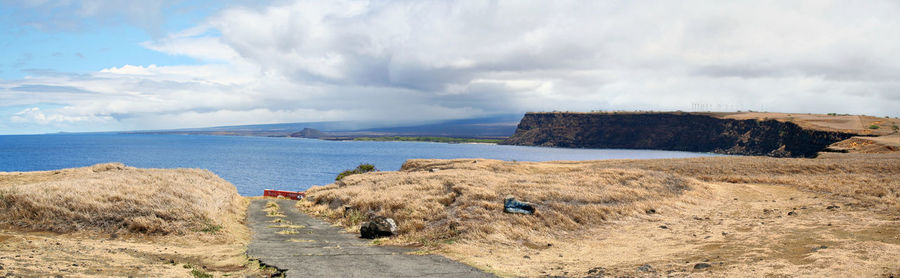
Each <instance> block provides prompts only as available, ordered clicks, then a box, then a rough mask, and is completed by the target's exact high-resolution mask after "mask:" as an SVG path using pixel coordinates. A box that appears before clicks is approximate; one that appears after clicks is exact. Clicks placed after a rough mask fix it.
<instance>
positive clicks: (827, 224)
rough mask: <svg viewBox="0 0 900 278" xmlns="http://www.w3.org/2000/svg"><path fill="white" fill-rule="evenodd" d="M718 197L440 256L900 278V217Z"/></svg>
mask: <svg viewBox="0 0 900 278" xmlns="http://www.w3.org/2000/svg"><path fill="white" fill-rule="evenodd" d="M711 188H712V191H713V197H712V198H710V199H709V200H704V201H702V202H699V203H698V204H696V205H695V206H690V207H686V208H684V209H683V210H671V211H659V212H658V213H656V214H653V215H647V216H640V217H634V218H630V219H623V220H617V221H612V222H610V223H606V224H604V225H602V226H600V227H598V228H594V229H590V230H586V231H581V232H578V233H574V234H571V235H568V236H562V237H558V238H552V237H547V236H543V235H535V236H534V238H535V240H533V241H529V240H525V241H522V242H521V245H507V246H496V245H492V244H479V243H474V242H473V243H469V242H459V243H456V244H450V245H447V246H445V248H444V249H442V250H438V251H437V252H438V253H442V254H445V255H447V256H449V257H451V258H454V259H457V260H460V261H463V262H466V263H469V264H472V265H475V266H477V267H480V268H483V269H487V270H491V271H494V272H495V273H497V274H499V275H501V276H530V277H537V276H567V277H585V276H592V275H597V274H600V273H603V274H605V275H608V276H612V277H621V276H638V277H671V276H675V277H685V276H691V277H741V276H743V277H746V276H753V277H823V276H832V277H837V276H840V277H890V276H891V275H894V276H897V275H900V261H898V260H897V258H900V214H898V213H897V211H871V210H870V209H868V208H866V207H860V206H857V205H855V204H854V201H853V200H847V199H841V198H833V197H827V196H825V195H823V194H815V193H810V192H804V191H800V190H797V189H795V188H791V187H787V186H777V185H763V184H727V183H713V184H711ZM829 207H831V208H829ZM789 214H790V215H789ZM823 247H824V248H823ZM701 264H708V265H709V266H708V267H706V268H703V265H701ZM646 266H649V267H646Z"/></svg>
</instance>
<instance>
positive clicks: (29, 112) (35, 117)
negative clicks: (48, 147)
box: [9, 107, 112, 125]
mask: <svg viewBox="0 0 900 278" xmlns="http://www.w3.org/2000/svg"><path fill="white" fill-rule="evenodd" d="M9 120H10V122H12V123H24V124H39V125H48V124H54V125H59V124H71V123H78V122H104V121H111V120H112V119H111V118H109V117H97V116H94V115H86V116H67V115H61V114H50V115H47V114H44V112H43V111H41V109H40V108H38V107H32V108H26V109H25V110H22V111H21V112H18V113H15V114H14V115H13V116H12V117H10V119H9Z"/></svg>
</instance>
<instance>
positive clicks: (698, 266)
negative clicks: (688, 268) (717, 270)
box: [694, 263, 711, 269]
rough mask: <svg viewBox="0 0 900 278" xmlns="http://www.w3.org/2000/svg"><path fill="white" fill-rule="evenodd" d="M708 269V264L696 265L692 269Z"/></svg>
mask: <svg viewBox="0 0 900 278" xmlns="http://www.w3.org/2000/svg"><path fill="white" fill-rule="evenodd" d="M708 267H711V265H709V264H708V263H698V264H695V265H694V269H704V268H708Z"/></svg>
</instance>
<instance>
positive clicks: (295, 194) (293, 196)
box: [263, 189, 306, 200]
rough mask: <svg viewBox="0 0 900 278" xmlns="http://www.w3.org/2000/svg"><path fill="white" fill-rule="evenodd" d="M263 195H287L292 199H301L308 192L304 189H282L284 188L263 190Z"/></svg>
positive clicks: (286, 196)
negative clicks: (303, 190)
mask: <svg viewBox="0 0 900 278" xmlns="http://www.w3.org/2000/svg"><path fill="white" fill-rule="evenodd" d="M263 196H266V197H285V198H288V199H291V200H300V199H303V197H306V192H302V191H282V190H272V189H266V190H263Z"/></svg>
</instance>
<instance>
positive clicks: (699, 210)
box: [300, 154, 900, 277]
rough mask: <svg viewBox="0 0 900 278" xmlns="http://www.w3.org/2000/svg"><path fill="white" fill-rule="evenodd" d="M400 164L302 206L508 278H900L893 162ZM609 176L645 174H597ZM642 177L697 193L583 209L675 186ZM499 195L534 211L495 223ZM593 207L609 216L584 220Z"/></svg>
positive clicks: (321, 192)
mask: <svg viewBox="0 0 900 278" xmlns="http://www.w3.org/2000/svg"><path fill="white" fill-rule="evenodd" d="M407 164H409V165H413V166H411V167H406V166H404V167H405V169H404V170H401V171H398V172H381V173H371V174H363V175H360V176H359V177H354V176H351V177H348V178H347V179H349V181H347V182H345V183H344V184H336V185H329V186H325V187H319V188H314V189H311V190H310V191H307V196H308V202H305V203H303V204H302V205H301V206H300V208H301V209H303V210H306V211H308V212H310V213H313V214H318V215H319V216H321V217H325V218H330V219H331V220H332V221H334V222H335V223H340V224H342V225H344V226H345V227H349V228H351V229H352V224H353V223H355V222H354V221H353V220H354V219H356V218H357V217H356V216H355V215H354V214H353V213H349V214H348V213H346V211H348V210H349V211H353V209H354V208H363V210H367V209H370V210H372V211H374V212H375V213H376V214H384V215H389V216H394V217H395V219H397V220H398V221H399V222H398V223H399V225H400V226H401V228H402V229H401V231H402V232H405V233H406V234H404V235H400V236H398V237H396V238H392V239H390V240H380V241H379V243H383V244H396V245H410V244H411V245H416V244H418V246H422V244H423V243H424V247H425V248H426V250H428V253H433V254H441V255H445V256H448V257H450V258H452V259H454V260H458V261H461V262H464V263H466V264H469V265H472V266H475V267H477V268H479V269H482V270H485V271H488V272H491V273H494V274H497V275H499V276H507V277H522V276H524V277H547V276H563V277H601V276H605V277H896V276H898V275H900V260H898V259H897V258H900V202H898V201H900V183H898V181H897V180H896V177H897V174H898V173H900V156H896V155H864V154H826V155H823V156H822V158H818V159H788V158H785V159H776V158H764V157H714V158H694V159H660V160H612V161H593V162H591V161H585V162H569V161H561V162H501V161H491V160H477V161H476V160H468V161H466V160H417V161H408V162H407ZM610 170H614V171H620V170H621V171H634V173H644V174H641V175H639V176H633V175H627V174H622V175H614V176H604V173H607V172H608V171H610ZM641 171H646V172H641ZM621 173H626V172H621ZM660 173H663V174H660ZM647 175H650V176H652V175H674V176H676V177H683V178H688V179H693V180H694V181H695V182H699V184H693V185H690V186H689V187H688V190H686V191H683V192H682V193H679V194H675V195H666V194H663V195H659V194H657V193H652V192H645V193H639V192H640V191H634V192H633V193H630V194H624V195H615V194H614V195H609V196H612V197H611V198H610V197H601V198H599V199H598V200H600V201H599V203H597V201H590V198H593V197H590V195H597V194H604V193H603V192H607V191H609V192H616V191H618V190H630V189H635V190H637V189H636V188H639V187H645V188H656V187H655V186H657V183H661V184H659V185H661V186H663V187H662V188H668V187H667V186H668V185H669V184H670V183H672V181H673V179H672V178H664V179H659V180H655V179H647V180H641V178H640V176H647ZM430 184H435V186H430ZM572 185H574V186H575V187H571V186H572ZM431 187H435V188H437V189H435V190H432V189H431ZM578 187H581V188H583V189H582V192H580V193H579V192H576V195H565V194H564V193H565V192H569V191H572V190H576V191H577V189H572V188H578ZM440 188H449V189H452V190H440ZM560 188H562V189H564V190H562V191H560V190H559V189H560ZM598 189H599V190H600V191H597V190H598ZM407 193H408V194H407ZM508 194H511V195H514V196H517V197H522V196H524V197H523V199H524V200H530V201H534V202H535V203H537V206H538V208H539V209H538V211H539V213H538V214H535V215H515V214H508V213H503V212H502V210H503V208H502V204H501V201H502V200H503V198H504V196H507V195H508ZM577 194H580V195H583V196H584V197H581V196H579V195H577ZM638 194H644V195H638ZM445 195H446V196H449V197H450V198H446V197H445ZM629 196H642V197H638V198H637V199H630V198H631V197H629ZM645 198H646V199H645ZM336 200H340V201H336ZM390 200H394V201H390ZM430 200H433V202H432V201H430ZM604 200H605V201H604ZM629 200H633V201H629ZM395 201H396V202H395ZM317 203H322V204H323V205H317ZM336 203H337V204H338V205H333V204H336ZM646 206H650V207H652V208H654V209H653V210H649V209H647V207H646ZM331 207H334V208H333V209H331ZM592 207H597V208H600V209H598V210H597V212H596V213H597V214H605V215H606V216H605V217H597V218H594V219H591V218H589V217H588V215H586V214H584V213H589V212H590V209H591V208H592ZM348 208H349V209H348ZM442 213H445V214H447V215H446V216H436V215H439V214H442ZM558 216H562V218H559V217H558ZM565 217H570V218H571V219H572V220H573V221H574V222H566V221H565ZM448 223H449V224H448ZM404 229H405V230H404ZM441 233H444V234H441ZM442 236H444V237H442Z"/></svg>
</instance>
